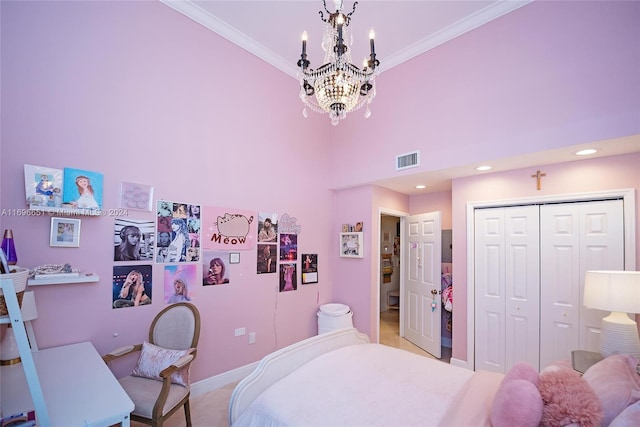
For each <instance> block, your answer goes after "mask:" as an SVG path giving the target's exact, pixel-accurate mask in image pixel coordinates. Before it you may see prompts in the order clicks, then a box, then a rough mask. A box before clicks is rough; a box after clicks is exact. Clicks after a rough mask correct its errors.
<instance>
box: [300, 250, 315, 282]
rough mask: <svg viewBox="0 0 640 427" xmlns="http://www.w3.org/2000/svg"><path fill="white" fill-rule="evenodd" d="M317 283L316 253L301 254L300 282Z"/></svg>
mask: <svg viewBox="0 0 640 427" xmlns="http://www.w3.org/2000/svg"><path fill="white" fill-rule="evenodd" d="M309 283H318V254H302V284H303V285H306V284H309Z"/></svg>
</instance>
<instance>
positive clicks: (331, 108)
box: [298, 0, 380, 126]
mask: <svg viewBox="0 0 640 427" xmlns="http://www.w3.org/2000/svg"><path fill="white" fill-rule="evenodd" d="M322 3H323V4H324V10H325V12H326V13H327V15H328V17H326V18H325V15H324V13H323V12H322V11H320V12H319V13H320V18H321V19H322V21H323V22H325V24H326V25H325V29H324V35H323V37H322V49H323V50H324V51H325V55H324V62H325V63H324V65H322V66H320V67H319V68H316V69H315V70H314V69H312V68H309V65H310V64H311V63H310V61H309V60H307V32H306V31H305V32H304V33H302V55H300V60H299V61H298V67H300V73H299V75H300V99H301V100H302V102H303V103H304V105H305V107H304V109H303V110H302V114H303V115H304V117H307V107H309V109H311V110H312V111H315V112H316V113H329V118H330V119H331V124H333V125H334V126H336V125H337V124H338V123H339V121H340V120H342V119H344V118H345V117H347V113H349V112H351V111H355V110H357V109H359V108H360V107H362V106H363V105H365V104H366V105H367V110H366V111H365V113H364V117H365V118H369V116H371V110H369V104H371V101H373V98H375V96H376V86H375V78H376V75H377V71H376V67H377V66H378V65H379V64H380V61H378V60H377V59H376V53H375V49H374V40H373V39H374V36H375V34H374V32H373V30H371V32H370V33H369V45H370V47H371V53H370V55H369V58H368V59H365V60H364V64H363V67H362V69H360V68H358V67H356V66H355V65H353V64H352V63H351V53H350V52H349V47H348V46H347V45H346V44H345V40H348V41H349V45H351V44H353V38H352V36H351V34H350V31H349V28H348V27H349V22H350V21H351V15H352V14H353V13H354V12H355V11H356V5H357V4H358V2H355V3H354V4H353V10H352V11H351V12H350V13H348V14H346V15H345V14H344V13H343V12H342V0H334V5H335V8H336V11H335V12H334V13H331V12H329V11H328V10H327V3H326V0H323V1H322Z"/></svg>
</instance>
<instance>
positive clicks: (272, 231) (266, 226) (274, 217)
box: [258, 212, 278, 243]
mask: <svg viewBox="0 0 640 427" xmlns="http://www.w3.org/2000/svg"><path fill="white" fill-rule="evenodd" d="M258 230H260V231H258V242H263V243H266V242H273V243H276V242H277V241H278V214H275V213H262V212H260V213H259V214H258Z"/></svg>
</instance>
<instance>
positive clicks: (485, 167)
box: [476, 165, 491, 171]
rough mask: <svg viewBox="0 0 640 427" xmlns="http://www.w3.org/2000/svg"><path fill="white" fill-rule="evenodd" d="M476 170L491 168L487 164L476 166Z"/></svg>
mask: <svg viewBox="0 0 640 427" xmlns="http://www.w3.org/2000/svg"><path fill="white" fill-rule="evenodd" d="M476 170H478V171H488V170H491V166H489V165H483V166H478V167H477V168H476Z"/></svg>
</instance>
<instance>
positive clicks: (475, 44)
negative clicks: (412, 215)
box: [329, 1, 640, 188]
mask: <svg viewBox="0 0 640 427" xmlns="http://www.w3.org/2000/svg"><path fill="white" fill-rule="evenodd" d="M638 22H640V2H620V1H591V2H584V1H578V2H558V1H536V2H533V3H530V4H528V5H526V6H524V7H522V8H519V9H518V10H516V11H514V12H511V13H509V14H507V15H505V16H503V17H501V18H499V19H496V20H494V21H492V22H491V23H490V24H488V25H485V26H482V27H480V28H477V29H475V30H473V31H471V32H468V33H466V34H465V35H463V36H460V37H458V38H457V39H455V40H452V41H450V42H448V43H446V44H444V45H442V46H440V47H438V48H436V49H433V50H431V51H429V52H427V53H425V54H423V55H420V56H418V57H416V58H414V59H412V60H410V61H409V62H407V63H405V64H402V65H400V66H398V67H395V68H393V69H391V70H388V71H384V72H383V74H381V75H380V77H379V79H378V81H377V89H378V90H377V97H376V99H375V100H374V102H373V104H372V106H371V110H372V115H371V117H370V118H369V119H365V118H364V117H363V114H362V112H360V111H358V112H355V113H352V114H350V116H349V119H348V120H345V122H344V123H342V124H340V126H338V127H336V128H333V129H330V130H329V132H331V133H332V134H333V135H335V139H336V140H340V144H335V145H333V146H332V152H331V162H332V164H333V165H334V170H335V171H336V173H335V174H332V176H331V184H332V186H333V187H335V188H339V187H344V186H349V185H356V184H363V183H367V182H370V181H372V180H377V179H381V178H388V177H393V176H398V175H407V174H413V173H416V172H421V171H432V170H440V169H446V168H448V167H454V166H466V165H470V164H471V165H473V164H476V163H478V162H484V161H487V160H491V159H496V158H505V157H510V156H515V155H521V154H527V153H533V152H538V151H541V150H546V149H554V148H560V147H567V146H571V145H576V144H581V143H585V142H591V141H598V140H602V139H609V138H617V137H621V136H628V135H634V134H638V133H640V119H639V117H640V46H639V44H640V41H639V40H640V29H639V26H638ZM383 42H384V38H383V36H382V35H380V43H383ZM380 60H381V69H384V58H380ZM345 134H350V135H352V136H351V137H350V138H349V137H344V135H345ZM339 135H342V136H341V137H340V136H339ZM374 142H377V143H375V144H374ZM416 149H420V150H421V153H422V156H421V157H422V165H421V166H420V167H419V168H415V169H410V170H406V171H403V172H396V171H395V170H394V166H395V156H396V155H397V154H402V153H406V152H409V151H413V150H416ZM354 158H357V159H359V161H358V167H352V161H353V159H354Z"/></svg>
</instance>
